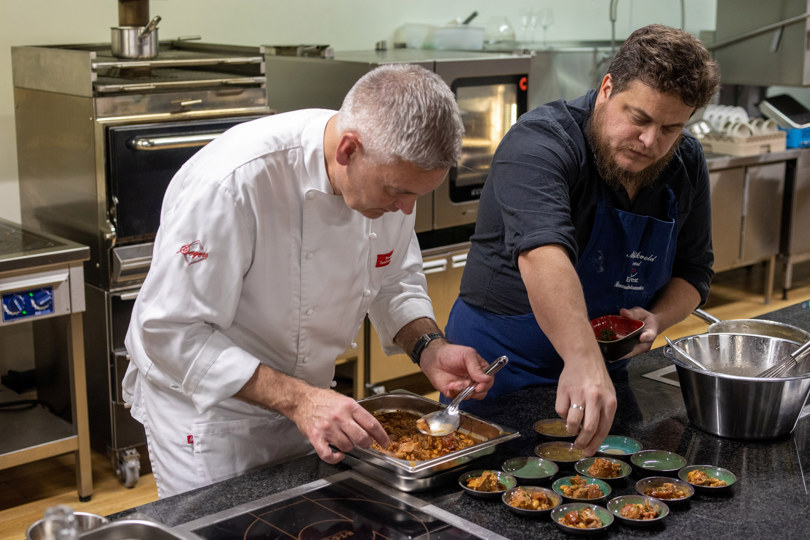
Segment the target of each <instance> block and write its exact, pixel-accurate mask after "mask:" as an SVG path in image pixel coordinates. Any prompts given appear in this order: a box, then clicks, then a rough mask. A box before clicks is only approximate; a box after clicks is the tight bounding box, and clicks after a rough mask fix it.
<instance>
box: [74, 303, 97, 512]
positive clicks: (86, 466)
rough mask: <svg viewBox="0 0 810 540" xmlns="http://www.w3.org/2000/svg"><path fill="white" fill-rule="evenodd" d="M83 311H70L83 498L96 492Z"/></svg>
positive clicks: (78, 475)
mask: <svg viewBox="0 0 810 540" xmlns="http://www.w3.org/2000/svg"><path fill="white" fill-rule="evenodd" d="M82 316H83V314H82V313H81V312H78V313H71V315H70V319H69V321H68V336H69V338H70V343H68V351H70V352H69V357H70V358H69V362H70V379H71V380H70V389H71V390H70V391H71V403H72V406H73V428H74V429H75V430H76V438H77V443H78V448H77V450H76V489H77V491H78V493H79V500H80V501H89V500H90V497H92V495H93V469H92V463H91V455H90V424H89V420H88V412H87V377H86V376H85V359H84V332H83V324H82Z"/></svg>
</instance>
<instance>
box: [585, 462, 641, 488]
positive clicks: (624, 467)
mask: <svg viewBox="0 0 810 540" xmlns="http://www.w3.org/2000/svg"><path fill="white" fill-rule="evenodd" d="M597 459H604V460H606V461H608V462H609V463H611V464H613V465H614V466H615V465H618V466H619V467H620V469H619V473H618V474H617V475H616V476H600V475H598V474H591V471H590V469H591V466H592V465H593V463H594V461H596V460H597ZM574 470H575V471H577V472H578V473H579V474H581V475H583V476H592V477H593V478H598V479H600V480H604V481H605V482H608V483H611V484H616V483H619V482H621V481H623V480H624V479H625V478H627V477H628V476H630V473H631V472H633V467H631V466H630V465H629V464H627V463H625V462H624V461H622V460H620V459H614V458H609V457H589V458H585V459H580V460H579V461H577V462H576V464H574Z"/></svg>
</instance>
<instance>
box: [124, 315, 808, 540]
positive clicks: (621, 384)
mask: <svg viewBox="0 0 810 540" xmlns="http://www.w3.org/2000/svg"><path fill="white" fill-rule="evenodd" d="M761 318H765V319H769V320H775V321H779V322H784V323H788V324H793V325H795V326H798V327H801V328H804V329H808V330H810V308H808V302H802V303H801V304H796V305H794V306H791V307H788V308H785V309H781V310H778V311H775V312H772V313H769V314H767V315H763V316H762V317H761ZM668 365H671V363H670V362H669V361H668V360H667V359H666V358H665V357H664V355H663V352H662V350H661V349H656V350H653V351H650V352H649V353H647V354H644V355H640V356H638V357H636V358H634V359H633V360H632V361H631V362H630V364H629V368H628V370H627V374H626V376H623V377H619V378H618V379H617V380H615V386H616V391H617V397H618V403H619V406H618V410H617V413H616V417H615V420H614V423H613V427H612V429H611V433H612V434H616V435H627V436H630V437H633V438H635V439H637V440H639V441H640V442H641V443H642V444H643V445H644V447H645V448H647V449H659V450H669V451H672V452H676V453H678V454H680V455H682V456H684V457H685V458H686V460H687V463H688V464H714V465H719V466H722V467H725V468H727V469H729V470H731V471H732V472H733V473H734V474H736V476H737V482H736V484H735V485H734V486H733V487H732V489H731V490H730V493H729V494H728V495H725V496H708V495H703V494H700V493H697V494H695V495H694V497H693V498H692V499H691V500H690V501H688V502H687V503H686V504H685V505H683V506H682V507H672V506H671V507H670V514H669V516H668V517H667V518H666V519H665V520H663V522H662V523H660V524H659V525H657V526H655V527H653V528H633V527H630V526H627V525H624V524H622V523H619V522H618V521H615V522H614V523H613V525H612V526H611V527H610V529H609V530H608V532H607V536H608V537H611V538H634V537H647V536H658V535H661V536H664V535H666V536H668V537H676V538H677V537H696V536H700V537H708V538H711V537H729V536H738V535H742V537H743V538H762V537H771V536H779V537H782V538H810V512H808V509H810V415H808V416H804V417H803V418H801V419H800V420H799V422H798V424H797V426H796V428H795V430H794V431H793V433H792V434H791V435H790V436H789V437H786V438H783V439H780V440H774V441H757V442H745V441H735V440H729V439H723V438H719V437H716V436H713V435H709V434H707V433H704V432H702V431H699V430H697V429H696V428H694V427H692V426H691V424H690V423H689V421H688V418H687V416H686V412H685V409H684V404H683V398H682V396H681V392H680V389H679V388H677V387H675V386H672V385H669V384H665V383H662V382H658V381H654V380H650V379H648V378H645V377H643V376H642V375H644V374H646V373H649V372H651V371H654V370H657V369H659V368H662V367H665V366H668ZM554 400H555V387H553V386H550V387H534V388H526V389H523V390H520V391H518V392H515V393H513V394H510V395H507V396H503V397H502V398H500V399H499V400H498V401H497V403H496V404H497V405H498V407H497V408H496V409H497V410H494V412H493V413H492V414H491V415H490V416H488V417H487V420H490V421H493V422H496V423H499V424H502V425H504V426H508V427H510V428H513V429H516V430H518V431H520V433H521V436H520V437H519V438H516V439H513V440H511V441H507V442H505V443H503V444H501V445H499V446H498V447H496V450H495V452H493V453H492V454H490V455H488V456H484V457H481V458H479V459H478V460H475V461H474V467H475V468H500V465H501V463H503V461H504V460H506V459H507V458H510V457H513V456H518V455H534V447H535V446H536V445H537V444H538V443H539V442H542V441H541V439H540V437H539V435H537V434H536V433H535V432H534V430H533V428H532V426H533V424H534V422H535V421H536V420H538V419H541V418H548V417H553V416H555V413H554ZM345 470H347V467H346V466H345V465H342V464H338V465H334V466H333V465H328V464H326V463H324V462H323V461H321V460H320V459H318V458H317V457H316V456H314V455H310V456H306V457H304V458H300V459H296V460H293V461H290V462H287V463H284V464H281V465H277V466H274V467H268V468H266V469H263V470H260V471H257V472H254V473H250V474H245V475H243V476H240V477H238V478H234V479H231V480H226V481H224V482H220V483H217V484H214V485H211V486H207V487H204V488H201V489H198V490H195V491H192V492H189V493H185V494H181V495H177V496H174V497H170V498H167V499H162V500H159V501H156V502H154V503H151V504H147V505H144V506H140V507H137V508H133V509H130V510H127V511H125V512H121V513H119V514H115V515H113V516H110V517H111V518H113V519H119V518H126V517H135V516H141V517H145V518H148V519H154V520H157V521H159V522H161V523H164V524H166V525H169V526H171V527H175V526H178V525H181V524H184V523H188V522H190V521H194V520H197V519H199V518H202V517H205V516H208V515H211V514H214V513H217V512H220V511H222V510H225V509H229V508H232V507H234V506H237V505H240V504H246V503H250V502H251V501H255V500H258V499H261V498H264V497H267V496H268V495H270V494H273V493H279V492H282V491H285V490H288V489H291V488H294V487H297V486H300V485H302V484H307V483H309V482H313V481H315V480H318V479H322V478H326V477H329V476H332V475H334V474H336V473H338V472H341V471H345ZM805 471H807V472H805ZM561 474H562V473H561ZM636 480H637V477H635V476H631V477H630V478H629V479H627V480H625V481H624V483H620V484H616V485H614V486H613V493H612V494H611V497H612V496H616V495H622V494H634V493H635V489H634V484H635V481H636ZM410 495H412V496H415V497H417V498H419V499H421V500H422V501H424V502H426V503H429V504H432V505H434V506H435V507H438V508H440V509H442V510H444V511H447V512H450V513H452V514H455V515H457V516H460V517H461V518H463V519H465V520H468V521H470V522H472V523H474V524H476V525H478V526H480V527H483V528H485V529H489V530H491V531H496V532H497V533H498V534H500V535H503V536H506V537H508V538H529V537H533V538H540V537H545V536H546V535H552V534H555V535H560V534H562V533H561V532H560V531H559V530H558V529H557V528H556V526H555V525H554V524H553V523H552V522H551V521H550V520H549V519H548V518H545V519H541V520H532V519H526V518H523V517H520V516H516V515H514V514H513V513H512V512H510V511H509V510H508V509H507V508H506V507H505V506H504V505H503V504H502V503H501V502H500V501H491V500H482V499H477V498H473V497H470V496H468V495H466V494H464V493H463V492H462V491H461V490H460V488H459V487H458V485H457V484H455V483H450V484H448V485H444V486H439V487H435V488H432V489H430V490H427V491H422V492H413V493H410Z"/></svg>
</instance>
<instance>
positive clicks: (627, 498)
mask: <svg viewBox="0 0 810 540" xmlns="http://www.w3.org/2000/svg"><path fill="white" fill-rule="evenodd" d="M645 503H647V504H649V505H650V506H652V507H655V506H657V507H658V514H657V515H656V516H655V517H654V518H650V519H633V518H629V517H625V516H623V515H622V508H623V507H624V506H625V505H626V504H645ZM607 509H608V510H609V511H610V512H611V513H612V514H613V515H614V516H616V517H617V518H618V520H619V521H621V522H622V523H627V524H628V525H637V526H639V527H649V526H652V525H656V524H658V523H660V522H661V521H662V520H663V519H664V518H665V517H667V516H668V515H669V507H668V506H667V505H666V504H665V503H664V502H663V501H661V500H659V499H654V498H653V497H647V496H646V495H619V496H618V497H614V498H612V499H610V500H609V501H608V503H607Z"/></svg>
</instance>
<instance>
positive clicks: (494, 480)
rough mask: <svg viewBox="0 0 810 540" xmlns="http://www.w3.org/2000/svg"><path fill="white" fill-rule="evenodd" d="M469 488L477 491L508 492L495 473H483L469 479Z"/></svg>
mask: <svg viewBox="0 0 810 540" xmlns="http://www.w3.org/2000/svg"><path fill="white" fill-rule="evenodd" d="M467 487H468V488H470V489H473V490H475V491H489V492H493V491H506V484H504V483H503V482H501V481H500V479H499V478H498V474H497V473H495V472H494V471H483V472H482V473H481V475H480V476H471V477H469V478H467Z"/></svg>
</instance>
